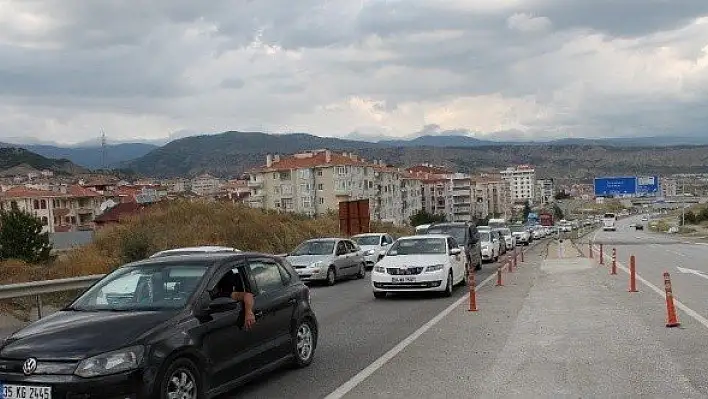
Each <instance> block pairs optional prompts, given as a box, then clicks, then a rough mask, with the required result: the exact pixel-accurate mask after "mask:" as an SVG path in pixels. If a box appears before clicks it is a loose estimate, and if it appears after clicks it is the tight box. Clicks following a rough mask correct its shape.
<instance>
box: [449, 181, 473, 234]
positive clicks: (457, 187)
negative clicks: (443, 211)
mask: <svg viewBox="0 0 708 399" xmlns="http://www.w3.org/2000/svg"><path fill="white" fill-rule="evenodd" d="M449 181H450V183H449V185H448V200H447V205H448V207H447V215H448V216H447V220H448V221H451V222H470V221H474V220H475V217H474V208H473V202H472V184H473V183H472V178H471V177H470V175H467V174H464V173H455V174H453V175H451V176H450V177H449Z"/></svg>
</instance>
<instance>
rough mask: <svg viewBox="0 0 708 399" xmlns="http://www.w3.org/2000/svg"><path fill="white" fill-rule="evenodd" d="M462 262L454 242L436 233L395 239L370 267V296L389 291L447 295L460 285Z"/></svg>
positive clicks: (463, 280) (460, 254)
mask: <svg viewBox="0 0 708 399" xmlns="http://www.w3.org/2000/svg"><path fill="white" fill-rule="evenodd" d="M465 273H466V271H465V259H464V254H463V252H462V249H461V248H460V247H459V245H458V244H457V242H455V239H454V238H452V237H450V236H446V235H438V234H426V235H418V236H410V237H403V238H399V239H398V240H397V241H396V242H395V243H394V244H393V245H392V246H391V248H390V249H389V250H388V252H386V256H385V257H384V258H383V259H381V260H380V261H379V263H377V264H376V266H374V271H373V272H372V273H371V285H372V288H373V291H374V297H376V298H385V297H386V294H387V293H389V292H411V291H436V292H441V293H444V295H446V296H451V295H452V291H453V287H454V286H455V285H457V284H464V283H465V281H466V276H465Z"/></svg>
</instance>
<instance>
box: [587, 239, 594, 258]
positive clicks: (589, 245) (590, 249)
mask: <svg viewBox="0 0 708 399" xmlns="http://www.w3.org/2000/svg"><path fill="white" fill-rule="evenodd" d="M588 247H590V248H589V249H588V253H589V254H590V259H592V258H593V254H592V253H593V248H592V241H590V242H588Z"/></svg>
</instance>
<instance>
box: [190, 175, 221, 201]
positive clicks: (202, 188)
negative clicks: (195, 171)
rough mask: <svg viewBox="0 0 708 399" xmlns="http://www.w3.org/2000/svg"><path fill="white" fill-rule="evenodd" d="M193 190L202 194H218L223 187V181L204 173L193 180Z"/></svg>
mask: <svg viewBox="0 0 708 399" xmlns="http://www.w3.org/2000/svg"><path fill="white" fill-rule="evenodd" d="M191 186H192V192H194V193H195V194H197V195H201V196H210V195H216V194H218V193H219V190H220V189H221V181H220V180H219V179H218V178H216V177H214V176H212V175H210V174H203V175H200V176H198V177H195V178H194V179H192V181H191Z"/></svg>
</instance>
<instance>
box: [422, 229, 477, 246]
mask: <svg viewBox="0 0 708 399" xmlns="http://www.w3.org/2000/svg"><path fill="white" fill-rule="evenodd" d="M466 230H467V227H464V226H433V227H430V228H428V231H427V233H428V234H444V235H449V236H452V238H454V239H455V241H457V243H458V244H463V243H465V242H466V241H467V237H466V236H465V231H466Z"/></svg>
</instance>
